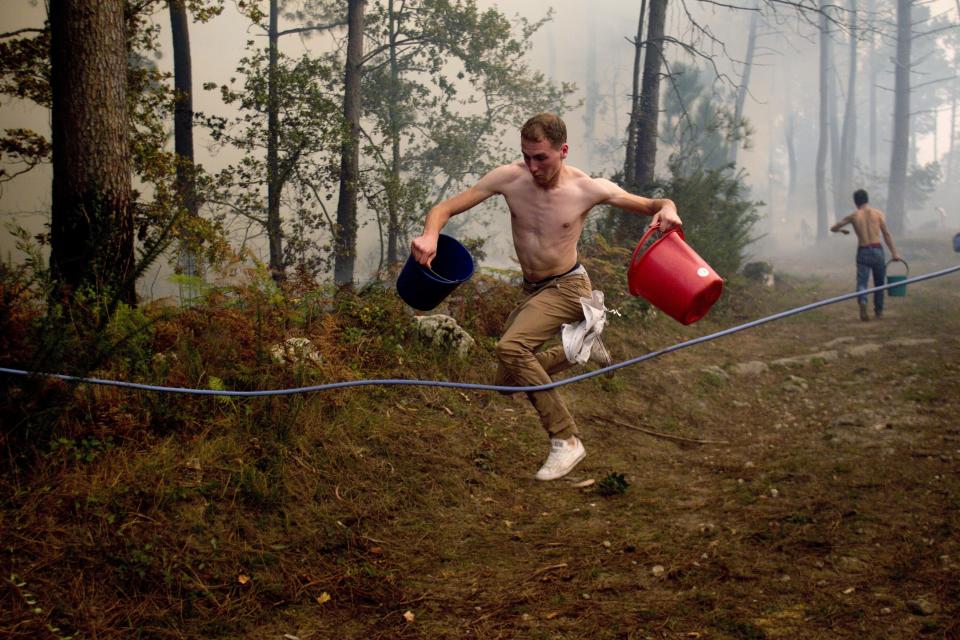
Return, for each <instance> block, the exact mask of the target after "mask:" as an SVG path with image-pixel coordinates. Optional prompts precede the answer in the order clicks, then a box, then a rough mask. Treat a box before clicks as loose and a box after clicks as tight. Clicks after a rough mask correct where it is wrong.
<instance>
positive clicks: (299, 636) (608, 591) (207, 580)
mask: <svg viewBox="0 0 960 640" xmlns="http://www.w3.org/2000/svg"><path fill="white" fill-rule="evenodd" d="M899 244H900V248H901V250H902V252H903V253H904V255H905V256H906V257H907V259H908V260H909V261H910V268H911V274H912V275H920V274H923V273H928V272H931V271H934V270H937V269H942V268H945V267H948V266H952V265H956V264H958V262H960V254H957V253H954V252H953V251H952V249H951V247H950V246H949V238H947V237H946V236H944V237H941V238H934V237H929V238H923V239H912V240H911V239H907V240H902V241H900V243H899ZM823 246H824V247H830V248H829V249H826V248H825V249H823V250H821V251H819V252H814V251H812V250H811V251H810V252H808V253H807V254H797V255H787V256H783V257H782V258H780V259H778V260H775V261H773V262H772V264H773V267H774V270H775V275H776V281H775V283H774V285H773V286H772V287H766V286H764V285H762V284H752V285H744V284H742V283H737V285H736V286H735V287H734V286H731V287H729V289H728V292H727V293H726V294H725V296H724V297H723V298H721V300H720V302H719V303H718V304H717V305H716V306H715V308H714V309H713V310H712V311H711V313H710V314H708V316H707V317H706V318H704V319H702V320H700V321H699V322H697V323H695V324H693V325H690V326H681V325H680V324H678V323H676V322H674V321H672V320H670V319H669V318H666V317H663V316H662V315H660V316H654V317H649V316H647V317H644V318H638V317H637V315H636V314H639V313H641V306H639V305H637V304H636V303H632V302H630V301H629V300H626V299H624V294H622V293H617V291H619V290H620V289H622V288H623V272H622V269H621V266H620V265H621V262H622V261H620V260H619V259H617V260H614V261H612V262H609V263H607V264H608V267H609V268H607V271H606V272H604V273H606V274H607V275H606V276H605V277H606V278H607V279H606V282H608V283H614V284H606V285H605V288H606V289H607V294H608V295H607V301H608V302H607V304H608V305H610V306H614V307H616V306H618V305H619V306H620V309H621V310H623V311H624V315H623V316H622V317H615V316H614V317H611V320H610V324H609V326H608V329H607V332H606V333H605V341H606V344H607V346H608V347H609V348H610V350H611V352H612V354H613V356H614V360H615V361H616V362H621V361H624V360H627V359H629V358H633V357H636V356H640V355H643V354H646V353H648V352H652V351H656V350H661V349H664V348H667V347H670V346H672V345H674V344H677V343H679V342H682V341H684V340H688V339H691V338H695V337H699V336H705V335H708V334H710V333H713V332H716V331H720V330H722V329H726V328H729V327H733V326H736V325H739V324H741V323H745V322H749V321H752V320H757V319H760V318H763V317H765V316H768V315H770V314H774V313H777V312H781V311H785V310H788V309H791V308H794V307H798V306H800V305H805V304H808V303H812V302H815V301H819V300H823V299H826V298H830V297H833V296H837V295H841V294H844V293H848V292H849V291H851V290H852V289H853V284H854V283H853V281H854V265H853V253H854V250H853V242H852V241H851V240H850V239H849V238H841V237H838V236H836V237H831V238H830V239H829V240H828V241H826V242H825V243H823ZM892 268H896V267H892ZM603 269H604V267H603V266H602V265H601V264H596V265H592V271H591V273H594V274H600V272H601V271H602V270H603ZM597 280H599V278H598V277H595V278H594V282H597ZM478 281H482V283H483V284H482V286H484V287H489V288H488V289H486V290H484V289H483V288H482V287H481V283H480V282H478ZM497 287H499V288H497ZM462 290H463V291H468V292H470V293H468V294H467V295H463V296H461V300H460V302H459V303H458V304H461V305H464V304H467V305H471V306H470V309H473V311H471V313H472V315H466V316H465V315H463V314H461V316H460V317H464V318H466V320H467V321H468V322H470V323H471V325H470V326H472V327H480V328H479V329H475V330H474V335H475V337H476V338H477V339H478V346H477V348H476V349H474V351H473V352H472V353H471V355H470V356H469V358H468V359H467V360H465V361H462V360H459V359H457V358H456V356H454V355H451V354H444V353H438V352H437V351H436V350H435V349H433V348H431V347H430V346H429V345H427V344H425V343H420V342H419V341H418V339H417V338H416V337H413V336H411V335H410V333H409V331H408V329H407V328H406V327H407V325H408V321H409V315H410V313H409V310H408V309H406V308H404V307H403V306H402V304H401V303H399V301H398V300H397V299H396V296H395V295H393V292H391V291H389V290H386V291H383V292H381V293H379V294H376V295H379V296H380V297H376V295H372V296H371V297H362V296H360V295H358V296H357V297H356V298H355V299H354V298H349V297H348V298H347V299H346V300H343V301H337V300H329V301H328V300H321V301H320V304H322V305H326V306H324V307H323V310H322V312H321V313H318V314H314V315H311V314H309V313H306V314H303V313H301V314H299V315H298V316H297V321H296V322H293V321H292V320H290V316H285V317H284V318H285V320H284V321H283V322H280V321H274V320H271V321H270V322H266V321H262V319H263V318H265V317H268V318H269V317H270V316H267V315H266V314H267V312H266V311H264V312H262V311H261V310H262V309H267V310H269V309H271V307H270V306H269V305H270V304H272V303H271V302H270V301H268V300H266V299H265V298H263V299H261V298H258V297H254V303H255V304H254V303H249V304H248V305H247V306H245V307H244V306H240V303H241V302H243V299H242V298H240V297H237V295H236V294H235V293H230V292H229V291H228V293H230V295H231V296H234V297H230V296H228V295H227V294H222V295H220V296H219V298H215V299H211V301H210V302H209V303H208V305H207V306H205V307H202V308H198V309H188V310H185V311H179V310H178V311H177V313H175V314H171V318H172V320H170V321H169V322H166V321H157V322H156V323H155V326H156V331H155V333H154V334H152V335H153V337H152V338H151V342H149V343H146V342H145V346H143V347H142V349H141V350H142V353H143V354H146V355H141V356H138V357H139V358H140V360H139V362H141V363H143V362H145V363H146V364H144V365H143V366H144V367H146V366H147V365H150V366H153V367H154V374H153V375H154V377H147V378H146V379H148V380H157V381H158V382H160V383H163V384H167V385H174V386H190V387H197V386H201V387H202V386H207V388H210V389H213V388H220V389H222V388H232V387H243V386H245V387H246V388H251V387H252V388H258V389H262V388H273V387H279V386H298V385H301V384H309V383H316V382H328V381H331V380H343V379H350V378H369V377H384V378H421V379H452V380H464V381H471V382H484V381H489V380H490V379H491V378H492V374H493V370H494V366H495V362H494V357H493V350H492V345H493V343H494V341H495V336H496V331H497V328H498V327H499V322H500V321H501V319H502V315H501V313H502V312H505V310H506V309H509V305H510V300H509V296H508V295H507V292H510V291H512V287H510V286H508V285H505V284H504V283H502V282H500V281H498V280H495V279H488V280H486V281H483V280H482V279H481V278H474V279H473V280H472V281H471V283H469V286H467V285H464V286H463V287H462ZM248 291H253V294H247V295H259V293H257V292H258V291H259V289H257V288H256V287H251V288H249V289H248ZM484 291H486V292H487V293H486V294H485V293H484ZM490 291H493V293H492V294H491V293H489V292H490ZM470 296H474V297H476V296H484V297H483V298H482V300H481V302H482V304H480V303H478V300H477V299H474V300H473V301H471V300H467V299H466V298H469V297H470ZM451 298H453V297H451ZM304 299H305V300H306V298H304ZM217 300H219V302H218V301H217ZM337 304H339V305H340V306H339V307H335V306H334V305H337ZM446 304H450V302H449V301H448V303H446ZM298 308H301V307H298ZM463 308H464V307H461V308H460V311H461V312H462V311H463ZM330 309H333V311H330ZM130 317H133V316H130ZM350 318H353V320H351V322H353V323H354V324H350V323H348V322H347V320H348V319H350ZM297 323H299V324H297ZM150 326H154V324H151V325H150ZM271 332H272V333H271ZM289 335H307V336H309V337H310V338H311V339H312V340H313V341H314V343H315V344H317V345H319V346H320V348H321V351H322V353H323V360H322V362H321V363H320V364H319V365H318V367H316V368H314V369H311V370H307V369H306V368H304V367H299V368H297V367H290V366H289V365H284V364H277V363H270V362H269V361H264V360H262V359H261V356H260V355H259V354H260V352H261V351H262V350H263V349H264V348H265V347H266V346H268V345H269V344H270V343H271V342H272V341H274V340H277V339H285V338H286V337H288V336H289ZM128 342H129V341H128ZM124 344H127V343H126V342H125V343H124ZM137 344H139V343H136V344H133V345H132V346H134V347H135V346H137ZM138 348H140V347H138ZM131 353H133V352H131ZM138 353H139V352H138ZM8 357H9V358H10V361H11V362H14V363H16V362H18V360H17V358H19V356H16V357H14V356H8ZM121 362H122V360H121ZM171 363H172V364H171ZM157 367H167V368H160V369H157ZM579 372H580V371H578V370H572V371H571V373H579ZM104 375H105V376H106V377H118V378H124V377H128V374H127V373H125V372H124V371H123V370H122V369H111V370H107V371H105V373H104ZM141 375H146V374H141ZM5 384H6V385H7V386H6V387H4V388H5V389H7V392H6V393H7V396H8V397H7V398H5V399H3V400H4V403H3V405H2V406H4V407H5V408H6V409H5V410H7V411H10V412H11V413H10V414H9V415H13V416H21V417H20V418H19V419H20V420H21V421H22V424H27V421H26V418H25V417H23V416H24V412H27V414H29V412H30V411H33V412H34V413H36V412H37V411H43V410H44V407H43V406H42V405H43V402H45V399H46V398H47V397H48V395H49V394H54V395H52V396H51V397H54V398H62V397H66V398H68V399H70V400H71V404H69V405H68V409H67V410H64V411H63V412H62V416H60V417H57V421H56V422H55V423H53V424H54V426H55V427H56V430H55V431H53V432H51V435H48V436H44V437H41V435H37V436H36V437H35V438H34V440H32V441H22V440H21V441H18V442H20V444H19V445H18V446H17V447H16V448H14V447H12V446H7V448H6V449H4V450H5V451H7V455H8V456H9V457H10V458H11V461H10V462H9V464H8V465H7V466H6V467H4V469H6V471H5V472H4V473H3V474H0V540H2V542H3V544H2V548H0V575H2V579H0V637H4V638H31V639H32V638H44V639H46V638H49V639H52V640H65V639H66V638H71V639H72V640H79V639H80V638H90V639H92V638H98V639H100V640H103V639H105V638H111V639H112V638H178V639H184V638H191V639H192V638H204V639H206V638H222V639H227V638H230V639H236V638H244V639H249V640H261V639H269V640H322V639H328V638H329V639H353V638H356V639H363V640H375V639H393V638H410V639H414V638H416V639H424V640H425V639H437V640H440V639H450V638H458V639H459V638H484V639H494V638H502V639H513V638H522V639H544V640H547V639H570V640H573V639H589V640H594V639H595V640H605V639H609V640H639V639H647V638H650V639H657V640H674V639H676V640H680V639H694V638H696V639H704V640H705V639H710V640H729V639H739V640H757V639H777V638H783V639H790V640H794V639H801V640H805V639H819V638H823V639H836V638H840V639H857V640H863V639H875V640H881V639H882V640H898V639H908V638H909V639H914V638H918V637H924V638H947V639H951V640H956V639H957V638H960V274H958V273H956V272H955V273H952V274H950V275H947V276H944V277H941V278H937V279H933V280H927V281H924V282H920V283H915V284H911V285H909V286H908V290H907V295H906V296H904V297H889V296H888V297H887V305H886V313H885V315H884V318H883V319H882V320H879V321H878V320H873V319H871V320H870V321H868V322H861V321H860V320H859V318H858V314H857V305H856V303H855V302H854V301H852V300H850V301H844V302H841V303H838V304H832V305H829V306H825V307H820V308H817V309H814V310H812V311H809V312H806V313H802V314H799V315H793V316H790V317H786V318H783V319H780V320H777V321H775V322H770V323H767V324H763V325H760V326H757V327H755V328H752V329H749V330H745V331H741V332H738V333H735V334H732V335H726V336H724V337H720V338H718V339H716V340H712V341H709V342H705V343H702V344H698V345H696V346H693V347H691V348H685V349H681V350H678V351H674V352H671V353H668V354H665V355H662V356H660V357H658V358H654V359H652V360H648V361H645V362H642V363H640V364H638V365H636V366H631V367H626V368H623V369H620V370H618V371H616V372H614V373H613V374H612V375H601V376H596V377H593V378H590V379H587V380H584V381H581V382H578V383H575V384H570V385H567V386H564V387H562V388H561V391H560V392H561V393H562V395H563V396H564V398H565V399H566V400H567V402H568V404H569V406H570V408H571V411H572V412H573V414H574V415H575V417H576V419H577V421H578V424H579V426H580V429H581V431H582V437H583V440H584V443H585V445H586V447H587V451H588V454H587V457H586V459H585V460H584V461H583V462H582V463H581V464H580V465H579V466H578V467H577V468H576V469H575V470H574V472H573V473H572V474H571V477H568V478H566V479H562V480H558V481H554V482H549V483H541V482H537V481H535V480H533V474H534V473H535V471H536V470H537V468H538V467H539V466H540V464H541V463H542V461H543V458H544V457H545V456H546V453H547V448H548V443H547V441H546V438H545V437H544V434H543V432H542V431H541V429H540V427H539V423H538V420H537V417H536V415H535V413H534V411H533V410H532V408H531V407H530V405H529V403H528V402H527V401H526V399H525V398H516V397H508V396H503V395H499V394H495V393H489V392H481V391H472V390H471V391H458V390H450V389H439V388H433V387H414V386H406V387H397V386H392V387H360V388H353V389H341V390H335V391H328V392H325V393H315V394H306V395H296V396H281V397H273V398H264V399H249V400H235V399H230V398H225V397H209V396H208V397H204V398H197V397H194V398H189V397H183V396H174V395H163V394H151V393H131V392H128V391H126V390H123V389H109V388H103V387H93V386H84V385H80V386H77V387H69V388H68V387H65V386H63V385H55V384H52V383H46V382H43V381H36V382H30V383H21V382H19V381H10V380H7V381H6V382H5ZM214 384H216V385H219V386H217V387H214V386H213V385H214ZM31 385H32V386H31ZM54 392H56V393H54ZM38 394H40V395H38ZM42 394H48V395H42ZM57 394H59V395H57ZM35 398H39V400H34V399H35ZM31 403H33V404H31ZM37 403H39V404H37ZM21 406H23V407H25V408H26V409H23V410H19V409H18V407H21ZM14 410H19V411H20V413H16V412H15V411H14ZM26 417H29V415H26ZM55 417H56V416H55ZM12 425H13V423H12V422H11V423H10V424H8V425H5V427H6V428H8V429H9V431H8V432H7V431H5V432H4V433H10V434H13V435H16V434H18V433H19V431H15V430H14V428H13V426H12ZM40 433H44V432H40ZM0 435H2V434H0ZM44 438H46V439H44ZM11 442H13V441H12V440H11ZM21 454H22V457H19V458H18V456H21ZM591 481H592V482H591Z"/></svg>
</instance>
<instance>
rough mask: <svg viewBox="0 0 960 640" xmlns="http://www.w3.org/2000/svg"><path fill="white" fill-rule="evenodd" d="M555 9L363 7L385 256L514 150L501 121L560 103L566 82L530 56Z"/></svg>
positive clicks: (368, 107)
mask: <svg viewBox="0 0 960 640" xmlns="http://www.w3.org/2000/svg"><path fill="white" fill-rule="evenodd" d="M548 18H549V13H548V15H547V17H546V18H544V19H542V20H538V21H526V20H519V21H516V22H511V21H510V20H509V19H508V18H507V17H506V16H505V15H503V14H502V13H501V12H500V11H499V10H497V9H495V8H488V9H483V10H480V9H478V7H477V4H476V2H474V1H473V0H457V1H455V2H434V1H433V0H416V1H411V0H407V1H404V2H401V1H399V0H388V2H386V3H385V6H384V7H383V8H381V7H380V6H375V7H374V9H373V10H371V11H370V12H368V13H367V14H366V16H365V22H366V34H365V40H364V43H365V44H364V49H365V52H364V56H363V59H364V63H363V87H364V99H363V103H364V113H363V115H364V120H363V122H362V125H363V137H364V139H366V140H368V141H369V144H367V145H366V146H365V147H364V149H363V157H364V158H370V159H371V161H370V162H365V163H364V166H363V168H362V169H363V170H364V172H365V179H364V183H363V184H364V190H365V193H364V195H365V198H366V204H367V205H368V206H369V207H370V209H371V210H372V211H373V212H374V213H375V214H376V220H377V223H378V226H379V228H380V229H381V235H382V234H383V227H384V217H385V219H386V225H385V226H386V262H387V263H388V264H393V263H395V262H397V261H399V259H400V251H401V247H402V246H404V245H405V244H406V242H405V240H406V236H407V234H408V233H409V231H410V230H411V228H412V226H415V225H419V224H421V223H422V211H423V209H424V207H428V206H429V202H430V201H435V200H437V199H440V198H442V197H444V195H445V194H446V193H447V192H448V191H449V190H450V189H451V188H454V187H455V186H458V185H460V184H461V183H462V182H464V181H465V180H466V179H468V178H469V177H472V176H476V175H481V174H482V173H484V172H486V171H487V170H489V169H490V168H491V167H492V166H494V165H496V164H502V163H503V162H505V161H507V158H513V157H515V156H516V147H515V146H514V145H512V144H511V145H509V152H508V153H504V146H503V136H502V134H501V132H502V130H503V129H504V127H506V126H511V127H512V126H519V124H520V123H521V122H523V121H524V120H525V119H526V118H528V117H529V116H530V114H531V113H536V112H538V111H545V110H551V111H562V109H563V96H564V95H566V93H568V92H569V89H568V88H566V87H561V88H558V87H556V86H555V85H554V84H553V83H551V82H549V81H548V80H547V79H546V78H545V77H544V76H543V74H542V73H539V72H532V71H531V70H530V69H529V68H528V67H527V65H526V63H525V61H524V59H525V56H526V52H527V51H528V49H529V43H530V38H531V36H532V35H533V33H534V32H535V31H536V30H537V29H538V28H539V27H540V26H541V25H542V24H543V23H544V22H545V21H546V20H547V19H548ZM381 137H382V138H383V140H382V141H381ZM368 168H369V169H368ZM370 175H372V176H375V178H374V179H369V178H367V177H366V176H370ZM457 223H459V220H458V221H454V224H455V225H456V224H457ZM453 229H455V227H453V228H452V229H451V230H453ZM383 244H384V243H383V241H382V240H381V245H383ZM382 254H383V251H382V249H381V266H382V264H383V262H382V260H383V257H384V256H383V255H382Z"/></svg>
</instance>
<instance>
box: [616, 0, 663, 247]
mask: <svg viewBox="0 0 960 640" xmlns="http://www.w3.org/2000/svg"><path fill="white" fill-rule="evenodd" d="M666 17H667V0H650V15H649V18H648V25H649V26H648V27H647V41H646V49H647V52H646V55H645V56H644V60H643V83H642V89H641V92H640V108H639V115H638V118H637V147H636V153H635V155H634V166H635V171H636V175H635V179H634V182H633V184H632V185H631V187H632V188H633V189H635V190H637V191H642V190H644V189H647V188H649V187H650V185H651V184H653V180H654V170H655V168H656V164H657V123H658V122H659V117H660V69H661V66H662V64H663V35H664V25H665V24H666ZM643 226H644V221H643V220H642V219H641V218H640V216H632V215H625V216H621V217H620V224H619V226H618V232H617V236H618V239H619V240H620V241H622V242H625V243H627V244H629V243H630V242H632V241H634V240H636V238H639V237H640V235H641V234H642V232H643Z"/></svg>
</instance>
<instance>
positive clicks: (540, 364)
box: [496, 267, 591, 439]
mask: <svg viewBox="0 0 960 640" xmlns="http://www.w3.org/2000/svg"><path fill="white" fill-rule="evenodd" d="M590 294H591V284H590V277H589V276H588V275H587V272H586V270H585V269H583V268H582V267H580V268H578V269H575V270H574V271H572V272H570V273H568V274H566V275H563V276H560V277H558V278H554V279H552V280H548V281H545V282H541V283H529V282H526V281H525V282H524V285H523V293H522V294H521V298H520V301H519V303H518V304H517V306H516V307H515V308H514V310H513V311H512V312H511V313H510V315H509V317H507V320H506V322H505V323H504V329H503V335H502V336H501V337H500V341H499V342H498V343H497V346H496V352H497V358H498V359H499V361H500V366H499V369H498V371H497V378H496V384H498V385H513V386H534V385H541V384H549V383H550V382H551V381H552V380H551V378H550V376H551V375H553V374H556V373H559V372H561V371H563V370H565V369H568V368H569V367H571V366H572V364H571V363H570V362H569V361H568V360H567V357H566V355H565V354H564V352H563V345H562V344H558V345H556V346H553V347H551V348H549V349H545V350H543V351H537V349H539V348H540V347H541V346H543V343H545V342H546V341H547V340H549V339H550V338H552V337H554V336H556V335H557V334H558V333H560V328H561V326H562V325H563V324H565V323H569V322H580V321H581V320H583V307H582V306H581V304H580V298H581V296H582V297H585V298H589V297H590ZM527 397H528V398H529V399H530V402H531V403H532V404H533V407H534V409H536V410H537V413H538V414H539V416H540V423H541V424H542V425H543V428H544V429H545V430H546V432H547V433H548V434H549V435H550V437H551V438H563V439H566V438H569V437H570V436H573V435H576V434H577V433H578V431H577V425H576V423H575V422H574V421H573V416H571V415H570V412H569V411H568V410H567V407H566V405H565V404H564V403H563V400H562V399H561V398H560V394H559V392H558V391H557V389H551V390H550V391H536V392H532V393H527Z"/></svg>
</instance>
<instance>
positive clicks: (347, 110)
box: [333, 0, 366, 284]
mask: <svg viewBox="0 0 960 640" xmlns="http://www.w3.org/2000/svg"><path fill="white" fill-rule="evenodd" d="M365 5H366V1H365V0H349V1H348V3H347V62H346V69H345V73H344V89H343V119H344V122H345V123H346V127H347V131H346V133H345V135H344V139H343V145H342V148H341V158H340V199H339V200H338V201H337V230H336V240H335V262H334V270H333V281H334V282H335V283H336V284H352V283H353V276H354V266H355V264H356V259H357V195H358V194H359V192H360V189H359V186H360V106H361V105H360V101H361V96H362V94H361V86H360V72H361V65H362V64H363V14H364V8H365Z"/></svg>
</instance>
